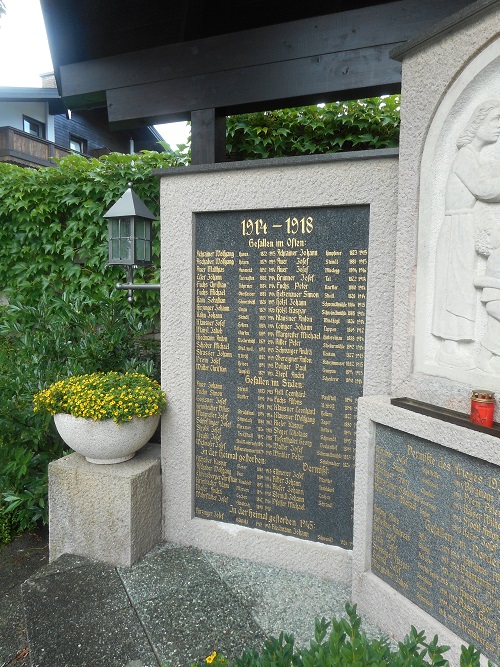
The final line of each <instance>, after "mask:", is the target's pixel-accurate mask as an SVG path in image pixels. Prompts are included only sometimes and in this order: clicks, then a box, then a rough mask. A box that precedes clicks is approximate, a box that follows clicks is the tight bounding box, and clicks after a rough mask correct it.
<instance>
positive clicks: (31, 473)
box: [0, 294, 159, 534]
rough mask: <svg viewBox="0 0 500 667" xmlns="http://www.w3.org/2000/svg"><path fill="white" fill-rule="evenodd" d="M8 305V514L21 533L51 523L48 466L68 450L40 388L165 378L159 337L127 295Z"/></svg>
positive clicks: (1, 409) (1, 447)
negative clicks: (38, 403) (82, 380)
mask: <svg viewBox="0 0 500 667" xmlns="http://www.w3.org/2000/svg"><path fill="white" fill-rule="evenodd" d="M0 310H1V312H2V318H1V319H2V322H1V324H0V517H2V516H5V514H8V515H9V518H10V525H11V528H12V533H13V534H16V533H18V532H21V531H23V530H26V529H30V528H34V527H35V525H36V524H37V523H38V522H42V523H47V519H48V516H47V466H48V463H49V462H50V461H52V460H54V459H56V458H59V457H61V456H62V455H63V453H64V444H63V442H62V440H61V439H60V438H59V436H58V434H57V432H56V430H55V428H54V426H53V422H52V417H51V415H50V414H49V413H48V412H37V413H35V412H34V411H33V395H34V394H36V393H37V392H39V391H40V390H42V389H44V388H45V387H46V386H47V385H49V384H51V383H53V382H55V381H57V380H59V379H60V378H61V377H64V376H68V377H69V376H71V375H81V374H86V373H95V372H99V371H104V372H107V371H110V370H115V371H118V372H121V373H126V372H139V373H143V374H145V375H148V376H151V377H153V378H156V379H159V363H158V362H159V343H158V342H157V341H155V340H149V339H148V336H147V334H148V333H149V332H150V331H151V329H152V323H150V322H149V323H148V322H144V321H142V319H141V318H140V316H139V315H138V314H137V313H135V312H134V311H132V310H131V309H130V307H129V305H128V303H127V302H126V300H125V299H123V295H121V294H120V295H119V300H117V299H116V298H115V299H110V298H108V299H104V298H103V299H102V300H101V302H99V303H96V302H94V301H93V300H91V299H90V298H89V299H83V298H77V297H71V296H68V295H66V294H63V295H62V296H56V295H50V297H49V296H46V295H45V296H43V297H42V298H41V299H40V301H39V303H38V304H37V305H25V304H22V303H20V302H19V301H13V302H12V303H11V304H10V305H8V306H1V307H0ZM12 359H15V364H13V363H12ZM2 499H3V503H2Z"/></svg>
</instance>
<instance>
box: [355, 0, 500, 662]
mask: <svg viewBox="0 0 500 667" xmlns="http://www.w3.org/2000/svg"><path fill="white" fill-rule="evenodd" d="M499 28H500V7H499V6H498V3H492V2H478V3H475V5H473V6H472V7H470V8H469V9H468V10H464V11H463V12H461V13H459V14H457V15H456V16H455V17H453V18H452V19H451V20H449V21H448V22H447V23H445V24H442V25H440V26H437V27H436V29H435V30H434V31H433V33H432V34H429V35H426V36H424V37H423V38H421V39H420V40H414V41H412V42H411V43H408V44H407V46H406V47H405V48H404V49H402V50H400V51H399V52H398V53H395V54H394V55H395V57H398V58H400V59H401V60H402V62H403V96H402V109H401V118H402V126H401V140H400V163H399V213H398V246H397V267H398V268H397V272H396V291H395V319H394V322H395V327H394V337H393V349H394V355H393V370H392V388H391V392H390V395H389V396H386V397H376V398H375V397H373V398H370V397H362V398H361V399H360V401H359V418H358V434H357V450H356V484H355V488H356V499H355V526H354V559H353V597H354V599H355V600H356V601H357V602H358V603H359V607H360V610H361V612H362V613H365V614H367V615H368V616H371V617H372V618H373V619H376V620H377V621H378V622H379V623H380V624H381V625H382V627H383V629H384V630H386V631H387V632H388V633H390V634H392V635H394V636H395V637H397V638H401V637H402V636H403V634H404V633H405V632H407V631H408V628H409V626H410V625H411V624H413V625H414V626H416V627H419V628H424V629H426V630H427V633H428V636H429V635H430V636H432V635H434V634H435V633H437V634H438V635H439V638H440V640H441V642H443V643H446V644H449V645H450V646H451V647H452V653H451V660H452V661H453V662H455V661H457V662H458V655H459V651H460V645H461V644H467V643H474V644H475V645H476V647H478V648H480V649H481V651H482V653H483V654H484V655H485V656H487V657H488V658H491V659H493V660H496V659H497V657H498V654H499V653H500V612H499V607H498V593H499V591H500V575H499V571H500V567H499V566H500V493H499V489H500V448H499V444H500V441H499V436H500V430H499V429H498V427H497V426H494V427H493V428H490V429H487V428H485V427H482V426H475V425H473V424H471V423H470V422H469V421H468V415H469V412H470V397H471V390H472V389H475V388H477V387H480V388H483V389H486V390H490V391H491V390H493V391H495V390H497V391H498V390H500V375H499V373H498V371H499V367H498V354H499V352H500V347H499V346H500V337H499V333H500V332H499V328H498V314H499V310H498V305H499V299H498V296H499V294H500V293H499V291H498V289H499V273H498V270H499V264H498V262H499V259H498V254H499V253H498V247H499V242H500V238H499V234H498V229H499V225H500V206H499V202H500V168H499V167H500V161H499V158H500V153H499V150H500V145H499V144H498V138H499V136H500V40H499V39H498V34H499ZM430 71H432V72H433V76H432V77H431V78H429V72H430ZM497 407H498V405H497Z"/></svg>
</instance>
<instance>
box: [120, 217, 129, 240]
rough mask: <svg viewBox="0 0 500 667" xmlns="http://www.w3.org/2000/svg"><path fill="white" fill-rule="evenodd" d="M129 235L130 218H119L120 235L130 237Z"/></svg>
mask: <svg viewBox="0 0 500 667" xmlns="http://www.w3.org/2000/svg"><path fill="white" fill-rule="evenodd" d="M130 235H131V224H130V218H120V237H121V238H130Z"/></svg>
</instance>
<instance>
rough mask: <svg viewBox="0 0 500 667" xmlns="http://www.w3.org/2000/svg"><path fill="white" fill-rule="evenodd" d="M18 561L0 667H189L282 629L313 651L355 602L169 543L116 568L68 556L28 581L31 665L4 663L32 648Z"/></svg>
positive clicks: (1, 631)
mask: <svg viewBox="0 0 500 667" xmlns="http://www.w3.org/2000/svg"><path fill="white" fill-rule="evenodd" d="M11 551H12V550H11ZM16 553H17V552H16ZM20 556H21V557H22V556H23V552H20ZM20 556H19V553H17V556H16V555H15V554H14V552H12V553H11V556H10V558H11V561H10V562H11V564H12V567H11V575H12V577H13V578H12V582H11V583H10V584H9V590H6V588H7V583H6V582H9V578H8V576H4V577H3V578H0V582H3V593H4V594H3V595H2V596H1V597H0V601H1V603H2V604H1V605H0V609H2V610H3V612H4V613H2V612H0V667H3V664H4V663H5V667H11V665H15V666H16V667H28V664H31V667H94V666H96V667H97V665H99V666H101V665H103V664H105V665H107V666H109V667H163V665H168V667H189V666H190V665H191V663H192V662H193V661H195V660H200V661H203V660H204V658H205V657H206V656H207V655H209V654H210V653H211V652H212V651H213V650H217V651H218V652H220V653H223V654H224V655H226V656H227V657H228V658H232V657H235V656H239V655H241V653H242V651H243V650H244V648H255V649H260V648H261V646H262V644H263V641H264V639H265V637H266V636H269V635H274V636H277V635H278V634H279V633H280V632H281V631H282V630H283V631H284V632H287V633H293V635H294V637H295V639H296V644H297V645H308V644H309V641H310V639H311V638H312V637H313V634H314V619H315V617H322V616H324V617H326V618H327V619H328V620H329V619H331V618H332V617H333V616H338V615H340V614H342V613H343V611H344V605H345V602H346V601H347V600H348V588H347V587H346V586H343V585H339V584H335V583H332V582H328V581H324V580H322V579H318V578H317V577H314V576H312V575H307V574H300V573H295V572H290V571H287V570H283V569H280V568H277V567H270V566H264V565H259V564H257V563H253V562H250V561H246V560H242V559H236V558H228V557H226V556H221V555H218V554H213V553H208V552H204V551H201V550H200V549H196V548H194V547H181V546H179V545H174V544H163V545H160V546H159V547H156V548H155V549H153V551H151V552H150V553H149V554H148V555H147V556H146V557H145V558H144V559H143V560H142V561H141V562H139V563H137V564H136V565H134V566H132V567H119V568H116V567H113V566H111V565H106V564H103V563H99V562H96V561H92V560H89V559H86V558H83V557H81V556H72V555H68V554H65V555H63V556H62V557H61V558H59V559H58V560H56V561H54V562H53V563H51V564H45V565H44V566H43V567H42V568H41V569H39V570H36V569H33V570H32V572H31V577H30V578H29V579H28V580H27V581H26V582H25V583H24V584H23V585H22V597H23V603H24V608H25V615H26V625H27V629H28V637H29V641H30V648H31V663H29V662H28V661H27V660H23V661H11V660H9V661H8V662H7V659H8V658H12V657H13V656H15V654H14V652H13V651H14V650H15V649H16V647H20V648H22V647H23V646H26V644H27V640H26V637H25V636H21V638H19V637H18V634H19V632H21V633H22V631H23V628H24V625H25V623H24V619H23V613H22V609H21V607H20V600H21V597H20V589H21V586H20V585H19V583H18V582H19V581H20V580H21V579H22V578H23V577H24V576H25V575H26V574H27V573H28V570H29V568H28V567H27V565H25V564H24V563H23V562H22V561H20V562H19V563H18V565H19V567H20V569H19V571H18V572H17V574H16V572H15V567H14V560H12V558H18V557H20ZM3 558H4V562H8V558H7V556H6V554H3ZM6 558H7V560H5V559H6ZM36 562H37V561H35V563H36ZM41 562H46V559H45V561H43V559H42V561H41ZM0 564H1V559H0ZM2 624H3V625H2ZM365 629H366V630H367V631H368V632H369V631H370V627H368V628H366V627H365ZM374 632H375V634H378V632H377V631H376V630H374ZM9 633H10V638H9ZM2 641H3V644H2ZM23 642H24V643H23Z"/></svg>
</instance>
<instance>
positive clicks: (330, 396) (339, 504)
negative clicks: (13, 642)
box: [194, 206, 369, 548]
mask: <svg viewBox="0 0 500 667" xmlns="http://www.w3.org/2000/svg"><path fill="white" fill-rule="evenodd" d="M368 223H369V208H368V207H367V206H351V207H332V208H309V209H279V210H277V209H274V210H263V211H236V212H235V211H231V212H217V213H199V214H196V216H195V287H194V289H195V295H196V325H195V326H196V331H195V346H196V349H195V364H196V376H195V419H196V429H195V433H196V436H195V437H196V443H195V448H196V486H195V514H196V516H198V517H202V518H206V519H216V520H219V521H226V522H231V523H237V524H241V525H245V526H249V527H254V528H260V529H262V530H268V531H273V532H278V533H283V534H287V535H293V536H295V537H299V538H304V539H309V540H314V541H319V542H324V543H326V544H334V545H338V546H342V547H345V548H351V547H352V511H353V495H354V446H355V425H356V402H357V398H358V397H359V396H360V395H361V394H362V387H363V367H364V347H365V346H364V333H365V314H366V289H367V276H368V227H369V224H368Z"/></svg>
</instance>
